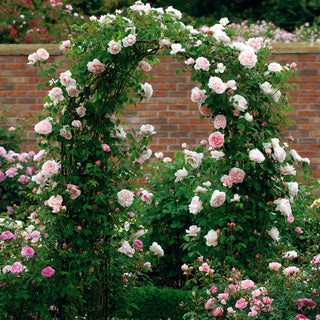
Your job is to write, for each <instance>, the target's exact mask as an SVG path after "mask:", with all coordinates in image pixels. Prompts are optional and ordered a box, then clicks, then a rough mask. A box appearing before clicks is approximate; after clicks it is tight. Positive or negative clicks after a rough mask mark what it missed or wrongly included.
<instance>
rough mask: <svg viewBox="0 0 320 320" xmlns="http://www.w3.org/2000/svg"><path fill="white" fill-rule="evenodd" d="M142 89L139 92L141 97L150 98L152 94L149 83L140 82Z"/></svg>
mask: <svg viewBox="0 0 320 320" xmlns="http://www.w3.org/2000/svg"><path fill="white" fill-rule="evenodd" d="M140 86H141V89H142V91H140V94H141V95H142V97H143V98H145V99H147V100H150V98H151V97H152V94H153V89H152V86H151V84H149V83H147V82H145V83H144V84H142V83H140Z"/></svg>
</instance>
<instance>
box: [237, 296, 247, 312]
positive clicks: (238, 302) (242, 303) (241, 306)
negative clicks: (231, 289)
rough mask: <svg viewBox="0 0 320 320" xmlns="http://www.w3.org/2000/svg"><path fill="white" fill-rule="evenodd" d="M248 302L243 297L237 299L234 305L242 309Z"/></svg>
mask: <svg viewBox="0 0 320 320" xmlns="http://www.w3.org/2000/svg"><path fill="white" fill-rule="evenodd" d="M247 305H248V303H247V302H246V300H245V299H244V298H241V299H239V300H237V302H236V304H235V307H236V308H237V309H240V310H243V309H245V308H246V307H247Z"/></svg>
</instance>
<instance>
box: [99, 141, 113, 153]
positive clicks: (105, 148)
mask: <svg viewBox="0 0 320 320" xmlns="http://www.w3.org/2000/svg"><path fill="white" fill-rule="evenodd" d="M101 147H102V149H103V151H105V152H110V150H111V148H110V147H109V145H107V144H106V143H104V144H102V145H101Z"/></svg>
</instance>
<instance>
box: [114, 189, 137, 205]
mask: <svg viewBox="0 0 320 320" xmlns="http://www.w3.org/2000/svg"><path fill="white" fill-rule="evenodd" d="M117 197H118V202H119V204H120V205H121V206H122V207H130V206H131V205H132V202H133V199H134V197H133V193H132V192H131V191H130V190H127V189H122V190H121V191H119V192H118V193H117Z"/></svg>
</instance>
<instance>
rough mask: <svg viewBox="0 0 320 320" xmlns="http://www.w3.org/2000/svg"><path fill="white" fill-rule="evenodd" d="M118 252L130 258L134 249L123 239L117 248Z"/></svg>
mask: <svg viewBox="0 0 320 320" xmlns="http://www.w3.org/2000/svg"><path fill="white" fill-rule="evenodd" d="M118 252H121V253H123V254H125V255H126V256H128V257H130V258H132V257H133V254H134V252H135V250H134V249H133V248H132V247H131V246H130V244H129V242H128V241H123V242H122V245H121V247H120V248H119V249H118Z"/></svg>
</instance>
